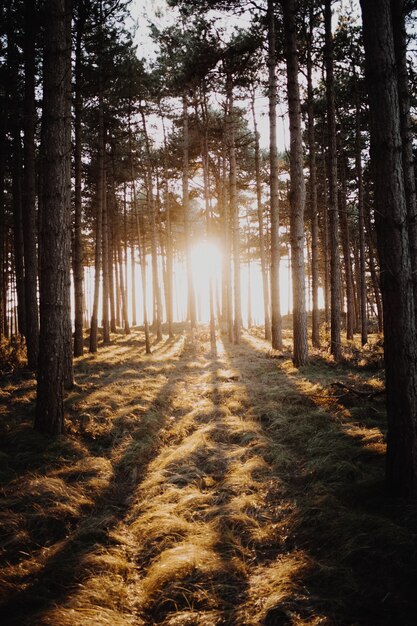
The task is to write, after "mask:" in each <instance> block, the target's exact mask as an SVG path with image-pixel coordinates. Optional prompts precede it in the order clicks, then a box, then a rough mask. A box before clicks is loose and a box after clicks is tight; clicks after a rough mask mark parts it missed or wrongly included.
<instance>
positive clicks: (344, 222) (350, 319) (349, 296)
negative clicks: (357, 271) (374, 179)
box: [340, 159, 355, 340]
mask: <svg viewBox="0 0 417 626" xmlns="http://www.w3.org/2000/svg"><path fill="white" fill-rule="evenodd" d="M340 179H341V185H340V227H341V233H342V248H343V260H344V265H345V282H346V339H348V340H352V339H353V331H354V327H355V298H354V294H353V290H354V285H353V272H352V259H351V256H350V233H349V221H348V215H347V199H346V194H347V191H346V163H345V162H344V160H343V159H342V163H341V166H340Z"/></svg>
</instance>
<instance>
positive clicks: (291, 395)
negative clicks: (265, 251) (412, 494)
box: [0, 330, 417, 626]
mask: <svg viewBox="0 0 417 626" xmlns="http://www.w3.org/2000/svg"><path fill="white" fill-rule="evenodd" d="M287 339H289V337H287ZM345 354H346V360H345V361H344V362H343V363H342V364H340V365H335V364H334V363H333V362H332V361H331V360H330V359H329V358H328V357H327V356H326V354H325V353H324V352H316V353H314V354H312V357H311V360H310V363H309V365H307V366H305V367H302V368H300V369H295V368H294V367H293V365H292V362H291V359H290V354H289V353H288V354H287V353H284V354H277V353H274V352H273V351H271V349H270V347H269V345H268V344H267V343H266V342H265V341H264V340H263V339H262V338H261V336H260V333H259V332H257V331H252V332H251V334H248V333H245V334H244V336H243V338H242V342H241V344H240V345H239V346H234V345H231V344H229V343H228V342H227V341H226V340H224V341H223V340H221V339H218V341H217V345H216V346H215V347H214V346H211V345H210V342H209V341H208V338H207V335H206V334H205V331H200V333H198V334H197V336H196V337H195V338H194V339H193V340H191V339H190V338H189V337H187V336H186V335H185V334H181V333H180V334H178V335H177V336H176V337H175V338H174V339H172V340H168V339H167V338H164V340H163V341H162V342H160V343H154V345H153V353H152V355H149V356H147V355H145V353H144V342H143V334H142V333H141V332H140V331H139V330H136V331H135V332H133V333H132V334H131V335H130V336H129V337H122V336H119V337H116V336H114V341H113V343H112V345H111V346H108V347H102V348H100V350H99V352H98V353H97V354H96V355H90V354H86V356H84V357H81V358H80V359H77V361H76V380H77V386H76V388H75V389H74V390H73V391H71V392H70V393H69V394H68V397H67V400H66V409H67V433H66V434H65V436H62V437H60V438H59V439H58V440H56V441H51V440H48V439H47V438H45V437H42V436H40V435H38V434H36V433H35V432H34V431H33V430H32V427H31V421H32V419H33V414H34V406H35V404H34V403H35V381H34V378H33V377H32V376H31V375H29V374H24V373H22V372H20V373H19V372H16V373H10V374H8V375H3V376H2V378H1V386H0V398H1V402H0V407H1V408H0V481H1V491H0V543H1V559H2V568H1V571H0V592H1V597H0V602H1V605H0V623H1V624H2V625H4V626H5V625H6V624H7V625H8V624H10V625H12V624H14V625H16V626H25V625H33V626H35V625H36V626H44V625H49V626H102V625H108V626H128V625H137V626H139V625H143V624H146V625H164V626H186V625H188V626H193V625H194V626H220V625H229V626H255V625H264V626H281V625H293V626H296V625H297V626H301V625H305V626H307V625H309V626H316V625H319V624H320V625H322V624H324V625H334V626H342V625H343V626H345V625H346V626H347V625H350V626H353V625H358V626H359V625H361V626H377V625H378V626H408V625H409V626H411V625H415V623H416V614H417V594H416V592H415V581H416V570H417V559H416V531H417V524H416V520H417V515H416V510H415V508H413V507H411V506H406V505H405V504H403V503H398V502H394V501H390V500H389V499H388V498H387V496H386V495H385V493H384V483H383V474H384V450H385V444H384V423H385V411H384V393H383V370H382V360H381V354H380V348H378V344H377V342H376V341H375V339H374V346H373V347H372V345H371V347H370V348H368V349H367V350H366V351H365V353H363V352H361V351H359V350H358V349H357V348H355V346H354V345H353V344H351V345H350V346H348V347H346V353H345Z"/></svg>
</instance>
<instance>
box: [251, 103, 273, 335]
mask: <svg viewBox="0 0 417 626" xmlns="http://www.w3.org/2000/svg"><path fill="white" fill-rule="evenodd" d="M251 111H252V119H253V129H254V136H255V178H256V208H257V211H258V227H259V256H260V260H261V273H262V290H263V298H264V328H265V330H264V333H265V334H264V336H265V339H266V340H267V341H271V317H270V314H269V286H268V269H267V262H266V253H265V235H264V215H263V208H262V186H261V165H260V149H259V131H258V123H257V120H256V113H255V92H254V91H253V92H252V98H251Z"/></svg>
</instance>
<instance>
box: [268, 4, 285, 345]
mask: <svg viewBox="0 0 417 626" xmlns="http://www.w3.org/2000/svg"><path fill="white" fill-rule="evenodd" d="M274 5H275V3H274V0H268V76H269V77H268V99H269V167H270V176H269V189H270V212H271V274H270V278H271V334H272V347H273V348H274V349H275V350H282V320H281V304H280V286H279V282H280V281H279V266H280V256H281V255H280V236H279V203H278V148H277V77H276V51H275V48H276V35H275V12H274Z"/></svg>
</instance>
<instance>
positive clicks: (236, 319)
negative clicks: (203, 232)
mask: <svg viewBox="0 0 417 626" xmlns="http://www.w3.org/2000/svg"><path fill="white" fill-rule="evenodd" d="M226 95H227V99H228V106H227V110H228V116H227V125H228V130H227V139H228V148H229V189H230V191H229V206H230V219H231V226H232V242H233V287H234V289H233V294H234V307H233V311H234V316H233V342H234V343H235V344H238V343H240V336H241V321H242V306H241V295H240V228H239V206H238V200H237V165H236V145H235V120H234V111H233V82H232V77H231V75H230V74H228V75H227V78H226Z"/></svg>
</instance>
